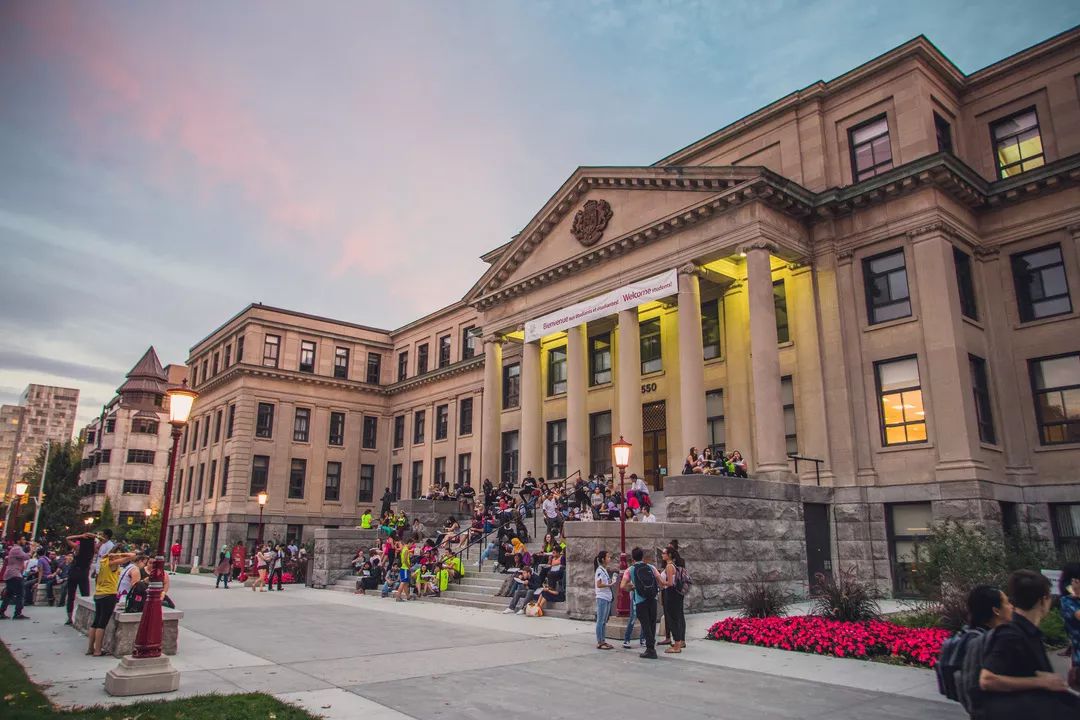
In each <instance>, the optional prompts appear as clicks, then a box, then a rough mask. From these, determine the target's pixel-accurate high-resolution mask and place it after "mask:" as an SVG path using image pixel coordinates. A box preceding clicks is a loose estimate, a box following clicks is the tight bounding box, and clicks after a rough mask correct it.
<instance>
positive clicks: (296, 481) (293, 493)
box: [289, 458, 307, 500]
mask: <svg viewBox="0 0 1080 720" xmlns="http://www.w3.org/2000/svg"><path fill="white" fill-rule="evenodd" d="M306 478H307V460H302V459H300V458H293V461H292V463H291V465H290V467H289V499H290V500H303V499H304V480H305V479H306Z"/></svg>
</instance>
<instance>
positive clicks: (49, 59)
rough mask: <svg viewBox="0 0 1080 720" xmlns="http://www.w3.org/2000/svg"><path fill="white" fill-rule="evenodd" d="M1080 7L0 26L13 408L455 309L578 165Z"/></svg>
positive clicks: (306, 7)
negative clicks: (928, 46)
mask: <svg viewBox="0 0 1080 720" xmlns="http://www.w3.org/2000/svg"><path fill="white" fill-rule="evenodd" d="M1078 23H1080V3H1078V2H1075V1H1074V0H1073V1H1059V2H1039V1H1032V0H1028V2H1025V3H1023V4H1022V5H1017V3H1015V2H994V1H991V0H987V1H985V2H958V1H951V0H937V1H936V2H904V3H897V2H888V3H885V2H882V3H875V2H868V1H866V0H862V1H856V0H837V1H835V2H787V1H785V0H757V1H753V2H735V1H722V0H716V1H715V2H629V1H625V2H624V1H621V0H612V1H604V2H569V1H567V2H513V1H495V0H491V1H490V2H478V1H466V2H431V3H426V2H385V3H373V2H320V3H317V4H296V3H285V2H277V3H264V2H258V3H256V2H239V1H238V2H230V3H219V2H187V3H182V4H181V3H172V4H164V3H142V2H134V1H125V2H120V1H115V2H92V1H88V0H82V1H81V2H78V3H60V2H37V1H34V0H6V2H3V3H0V98H4V101H3V102H0V168H3V172H2V173H0V257H2V261H0V308H3V310H2V311H0V338H2V341H0V402H13V401H15V399H16V398H17V395H18V394H19V393H20V392H21V390H22V389H23V387H24V386H25V385H26V384H27V383H29V382H43V383H50V384H61V385H70V386H74V387H79V388H81V389H82V391H83V402H82V406H81V408H80V422H83V421H85V420H86V419H87V418H89V417H91V416H93V415H94V414H95V413H96V411H97V410H98V409H100V406H101V404H102V403H103V402H105V401H106V400H108V398H109V397H110V396H111V394H112V392H113V390H114V389H115V388H116V387H117V386H118V385H119V384H120V382H121V380H122V377H123V374H124V372H126V371H127V369H128V368H129V367H130V366H131V365H133V364H134V363H135V361H136V360H138V358H139V356H140V355H141V354H142V352H143V351H144V350H145V349H146V347H147V346H148V345H151V344H153V345H155V346H156V347H157V349H158V351H159V354H160V356H161V358H162V360H163V362H182V361H183V360H184V359H185V358H186V355H187V350H188V348H189V347H190V346H191V345H192V344H193V343H194V342H196V341H197V340H199V339H200V338H202V337H203V336H204V335H205V334H207V333H208V332H209V331H211V330H212V329H213V328H215V327H217V326H218V325H219V324H220V323H222V322H223V321H225V320H226V319H228V318H229V317H230V316H232V315H233V314H234V313H235V312H237V311H238V310H240V309H241V308H242V307H243V306H244V305H246V304H247V303H249V302H253V301H261V302H264V303H267V304H273V305H279V306H283V307H288V308H293V309H297V310H302V311H305V312H310V313H315V314H321V315H328V316H331V317H335V318H340V319H343V320H349V321H353V322H359V323H366V324H371V325H376V326H380V327H396V326H398V325H401V324H404V323H406V322H408V321H410V320H412V319H415V318H416V317H419V316H420V315H423V314H424V313H427V312H430V311H432V310H434V309H436V308H438V307H441V306H443V305H446V304H448V303H450V302H453V301H455V300H457V299H460V297H461V296H462V295H463V294H464V292H465V291H466V290H467V289H468V288H469V287H470V286H471V285H472V283H473V282H474V281H475V280H476V278H477V277H478V276H479V274H480V273H481V272H482V270H483V267H484V266H483V264H482V263H481V262H480V261H479V260H478V256H479V255H480V254H481V253H483V252H485V251H487V250H489V249H491V248H493V247H496V246H498V245H500V244H501V243H503V242H505V241H506V240H508V239H509V238H510V236H511V235H513V234H514V233H515V232H517V230H519V229H520V228H521V227H522V226H523V225H524V224H525V223H527V222H528V220H529V219H530V218H531V216H532V215H533V213H535V212H536V210H537V209H538V208H539V207H540V206H541V205H542V204H543V203H544V201H545V200H546V199H547V198H548V197H549V196H550V194H551V193H552V192H553V191H554V190H555V189H556V188H557V187H558V186H559V184H560V183H561V182H562V181H563V180H564V179H565V178H566V177H567V176H568V175H569V174H570V173H571V172H573V170H574V168H575V167H577V166H578V165H599V164H606V165H645V164H649V163H651V162H654V161H655V160H657V159H659V158H660V157H662V156H664V155H666V154H668V153H669V152H671V151H673V150H675V149H677V148H680V147H683V146H684V145H686V144H688V143H690V142H692V141H694V140H696V139H698V138H700V137H702V136H704V135H706V134H708V133H709V132H711V131H713V130H715V129H717V128H719V127H722V126H723V125H725V124H727V123H729V122H731V121H733V120H736V119H738V118H739V117H742V116H743V115H745V114H747V113H749V112H752V111H753V110H756V109H757V108H759V107H761V106H762V105H765V104H767V103H769V102H770V101H772V100H775V99H777V98H779V97H780V96H782V95H784V94H786V93H788V92H791V91H792V90H795V89H798V88H801V87H804V86H806V85H808V84H809V83H811V82H813V81H815V80H818V79H828V78H831V77H834V76H836V75H838V74H840V73H842V72H845V71H847V70H849V69H851V68H852V67H855V66H856V65H858V64H860V63H862V62H865V61H866V60H869V59H870V58H872V57H874V56H875V55H878V54H880V53H882V52H884V51H886V50H888V49H890V48H892V47H895V46H896V45H899V44H901V43H902V42H904V41H906V40H908V39H910V38H912V37H914V36H915V35H918V34H920V33H922V34H925V35H927V36H928V37H929V38H930V39H931V40H932V41H933V42H934V43H935V44H936V45H937V46H938V47H939V48H940V49H941V50H942V51H943V52H945V54H946V55H948V56H949V58H950V59H951V60H952V61H953V62H954V63H956V64H957V65H958V66H959V67H960V69H961V70H963V71H965V72H972V71H974V70H977V69H979V68H980V67H983V66H985V65H988V64H990V63H992V62H994V61H996V60H999V59H1001V58H1003V57H1005V56H1007V55H1009V54H1011V53H1014V52H1016V51H1018V50H1021V49H1023V48H1025V47H1028V46H1030V45H1032V44H1034V43H1037V42H1039V41H1041V40H1043V39H1045V38H1047V37H1049V36H1051V35H1054V34H1056V33H1058V32H1061V31H1063V30H1066V29H1068V28H1069V27H1072V26H1073V25H1076V24H1078Z"/></svg>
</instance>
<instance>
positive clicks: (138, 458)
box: [127, 450, 154, 465]
mask: <svg viewBox="0 0 1080 720" xmlns="http://www.w3.org/2000/svg"><path fill="white" fill-rule="evenodd" d="M127 461H128V462H129V463H134V464H137V465H153V464H154V451H153V450H128V452H127Z"/></svg>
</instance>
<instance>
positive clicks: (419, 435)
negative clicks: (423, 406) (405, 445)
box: [413, 410, 427, 445]
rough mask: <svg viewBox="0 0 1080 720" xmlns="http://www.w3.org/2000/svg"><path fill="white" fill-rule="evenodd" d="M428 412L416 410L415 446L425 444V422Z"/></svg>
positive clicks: (414, 423) (414, 418)
mask: <svg viewBox="0 0 1080 720" xmlns="http://www.w3.org/2000/svg"><path fill="white" fill-rule="evenodd" d="M426 414H427V412H426V411H425V410H416V411H415V412H413V444H414V445H422V444H423V442H424V420H425V419H426V418H425V415H426Z"/></svg>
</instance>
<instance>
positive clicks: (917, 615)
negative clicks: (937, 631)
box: [889, 601, 944, 628]
mask: <svg viewBox="0 0 1080 720" xmlns="http://www.w3.org/2000/svg"><path fill="white" fill-rule="evenodd" d="M889 622H891V623H895V624H897V625H902V626H904V627H909V628H939V627H944V625H943V624H942V607H941V606H940V605H938V604H937V603H935V602H930V601H922V602H915V603H911V604H908V605H907V609H905V610H904V611H903V612H901V613H898V614H896V615H891V616H889Z"/></svg>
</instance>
